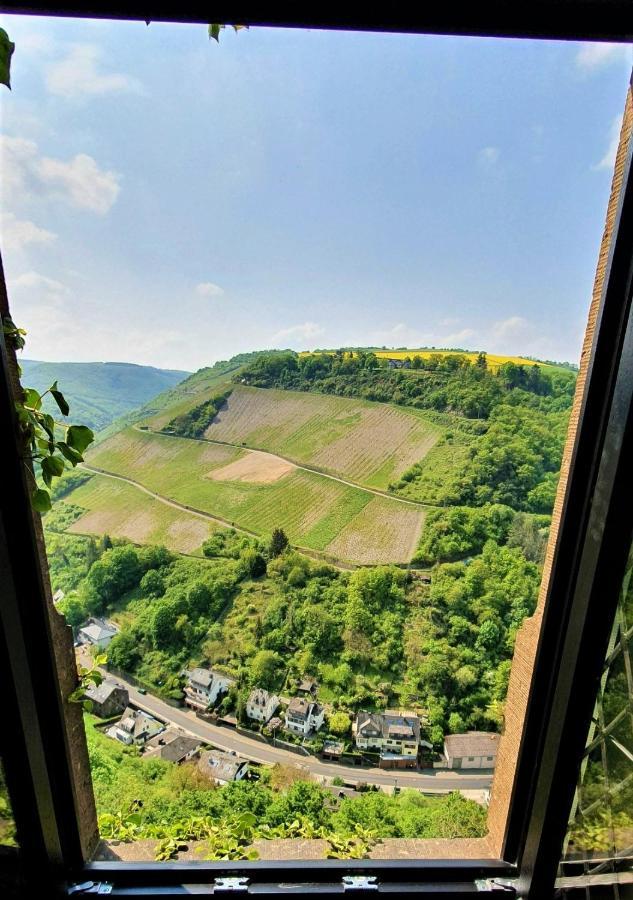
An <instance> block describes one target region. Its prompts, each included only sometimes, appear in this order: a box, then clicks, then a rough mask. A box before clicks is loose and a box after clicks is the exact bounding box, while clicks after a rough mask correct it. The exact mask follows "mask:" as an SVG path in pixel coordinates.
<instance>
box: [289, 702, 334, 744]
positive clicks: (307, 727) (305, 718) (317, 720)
mask: <svg viewBox="0 0 633 900" xmlns="http://www.w3.org/2000/svg"><path fill="white" fill-rule="evenodd" d="M324 719H325V711H324V709H323V707H322V706H319V704H318V703H315V702H314V701H313V700H305V699H304V698H303V697H293V698H292V700H291V701H290V703H289V704H288V709H287V710H286V729H287V730H288V731H291V732H292V733H293V734H301V735H303V737H307V736H308V735H309V734H311V733H312V732H313V731H318V730H319V728H320V727H321V725H323V722H324Z"/></svg>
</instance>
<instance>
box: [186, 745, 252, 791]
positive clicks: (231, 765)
mask: <svg viewBox="0 0 633 900" xmlns="http://www.w3.org/2000/svg"><path fill="white" fill-rule="evenodd" d="M198 768H199V769H200V771H201V772H203V773H204V774H205V775H206V776H207V777H208V778H212V779H213V780H214V781H216V782H217V783H218V784H228V783H229V782H230V781H241V780H242V778H244V777H245V776H246V775H247V774H248V761H247V760H245V759H240V757H239V756H234V755H233V754H232V753H225V752H224V751H223V750H208V751H207V752H206V753H203V754H202V756H201V758H200V762H199V764H198Z"/></svg>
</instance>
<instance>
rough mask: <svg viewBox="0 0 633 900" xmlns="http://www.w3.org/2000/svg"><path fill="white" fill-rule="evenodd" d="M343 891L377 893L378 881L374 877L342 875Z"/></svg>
mask: <svg viewBox="0 0 633 900" xmlns="http://www.w3.org/2000/svg"><path fill="white" fill-rule="evenodd" d="M342 881H343V890H344V891H377V890H378V881H377V880H376V876H375V875H343V879H342Z"/></svg>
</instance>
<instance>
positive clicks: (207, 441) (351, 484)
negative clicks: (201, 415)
mask: <svg viewBox="0 0 633 900" xmlns="http://www.w3.org/2000/svg"><path fill="white" fill-rule="evenodd" d="M133 427H134V428H136V429H137V431H141V432H142V433H143V434H148V433H149V434H160V435H163V436H164V437H169V438H179V439H180V440H181V441H197V443H199V444H215V445H216V446H220V447H234V448H235V449H236V450H247V451H248V452H249V453H259V454H261V455H263V456H272V457H275V458H276V459H278V460H280V461H282V462H285V463H289V464H290V465H292V466H293V467H294V468H295V469H301V470H303V471H304V472H311V473H312V474H313V475H320V476H321V478H329V479H330V481H338V482H339V484H344V485H346V486H347V487H351V488H356V489H357V490H359V491H365V492H366V493H368V494H374V495H375V496H376V497H387V498H388V499H389V500H394V501H395V502H396V503H404V504H405V506H415V507H416V508H418V509H429V508H432V506H431V504H429V503H421V502H420V501H419V500H406V499H405V498H404V497H398V496H396V495H395V494H390V493H389V491H381V490H380V488H371V487H367V486H366V485H364V484H359V483H358V482H357V481H348V480H347V479H345V478H341V477H340V476H339V475H330V474H329V473H328V472H324V471H323V470H322V469H317V468H315V467H314V466H308V465H306V464H305V463H300V462H297V461H296V460H295V459H291V458H290V457H289V456H281V454H279V453H271V452H270V450H262V449H260V448H259V447H247V446H245V445H244V444H233V443H231V441H212V440H211V438H190V437H183V436H182V435H181V434H166V433H165V432H164V431H149V432H148V430H147V429H146V428H139V426H138V425H134V426H133Z"/></svg>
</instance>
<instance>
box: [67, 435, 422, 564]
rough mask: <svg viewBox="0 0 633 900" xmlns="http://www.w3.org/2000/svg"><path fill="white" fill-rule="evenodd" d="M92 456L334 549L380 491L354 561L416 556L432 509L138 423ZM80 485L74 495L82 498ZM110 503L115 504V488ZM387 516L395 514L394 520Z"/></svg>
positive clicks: (185, 496) (249, 523)
mask: <svg viewBox="0 0 633 900" xmlns="http://www.w3.org/2000/svg"><path fill="white" fill-rule="evenodd" d="M87 462H88V464H89V465H91V466H95V467H97V468H100V469H103V470H105V471H107V472H111V473H114V474H118V475H123V476H125V477H128V478H132V479H133V480H135V481H137V482H139V483H140V484H142V485H143V486H145V487H146V488H148V489H149V490H151V491H153V492H155V493H156V494H160V495H161V496H163V497H167V498H169V499H172V500H174V501H176V502H177V503H181V504H183V505H185V506H188V507H191V508H192V509H197V510H201V511H203V512H208V513H210V514H211V515H214V516H218V517H219V518H221V519H223V520H225V521H226V522H228V523H231V524H235V525H236V526H237V527H239V528H244V529H246V530H248V531H251V532H253V533H255V534H258V535H261V536H263V537H268V535H269V534H270V532H271V531H272V530H273V528H275V527H281V528H283V529H284V531H285V532H286V533H287V535H288V537H289V539H290V541H291V542H292V543H293V544H295V545H297V546H300V547H305V548H308V549H311V550H319V551H325V552H326V553H327V552H330V551H329V547H330V545H332V544H333V542H335V541H337V539H339V536H340V535H341V534H344V533H345V529H346V528H348V526H349V524H350V523H351V522H352V521H353V520H354V519H355V517H356V516H357V515H358V514H359V513H360V512H361V510H363V509H364V507H365V506H368V505H370V504H371V506H370V509H375V508H376V506H375V504H374V503H373V501H375V500H376V499H379V500H380V501H381V504H380V508H379V509H377V513H378V515H377V516H370V517H369V519H367V520H363V522H362V527H361V528H360V529H359V530H358V532H357V535H356V539H355V542H352V541H349V540H348V541H347V543H346V544H345V545H344V547H343V548H342V550H341V552H340V553H337V554H336V555H337V557H338V558H340V559H341V560H343V561H349V562H372V563H378V562H406V561H408V560H409V559H410V558H411V554H412V552H413V544H414V543H415V538H414V537H412V534H413V535H414V536H415V535H417V534H419V528H420V526H421V522H422V518H423V516H424V510H423V509H422V508H421V507H420V508H419V509H418V508H417V507H415V506H411V505H407V504H404V503H401V502H399V501H397V500H395V499H390V498H387V497H385V498H382V497H380V498H377V497H376V496H375V495H374V494H371V493H369V492H368V491H365V490H363V489H361V488H357V487H354V486H352V485H347V484H343V483H341V482H339V481H336V480H334V479H333V478H327V477H325V476H323V475H320V474H318V473H316V472H310V471H307V470H305V469H300V468H297V467H295V466H293V465H291V464H283V461H280V460H279V459H278V458H277V457H270V456H269V455H268V454H262V453H255V452H252V451H249V450H242V449H238V448H235V447H228V446H223V445H219V444H211V443H206V442H202V441H192V440H188V439H186V438H177V437H168V436H166V435H161V434H153V433H150V432H144V431H139V430H137V429H134V428H129V429H127V430H125V431H122V432H120V433H119V434H116V435H115V436H114V437H112V438H110V439H108V440H107V441H105V442H104V443H102V444H100V445H98V446H97V447H96V448H95V449H94V450H93V451H92V452H91V453H89V454H88V457H87ZM280 463H281V464H282V466H283V468H281V469H280ZM76 493H77V492H74V493H73V494H72V495H71V497H70V499H71V502H73V503H78V504H79V505H82V504H81V503H80V500H79V499H76ZM103 505H104V508H108V509H109V501H108V498H107V496H104V499H103ZM381 518H387V519H388V520H389V522H390V523H391V524H390V526H389V527H388V528H385V527H383V524H382V521H381ZM343 550H345V551H346V552H343Z"/></svg>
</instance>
